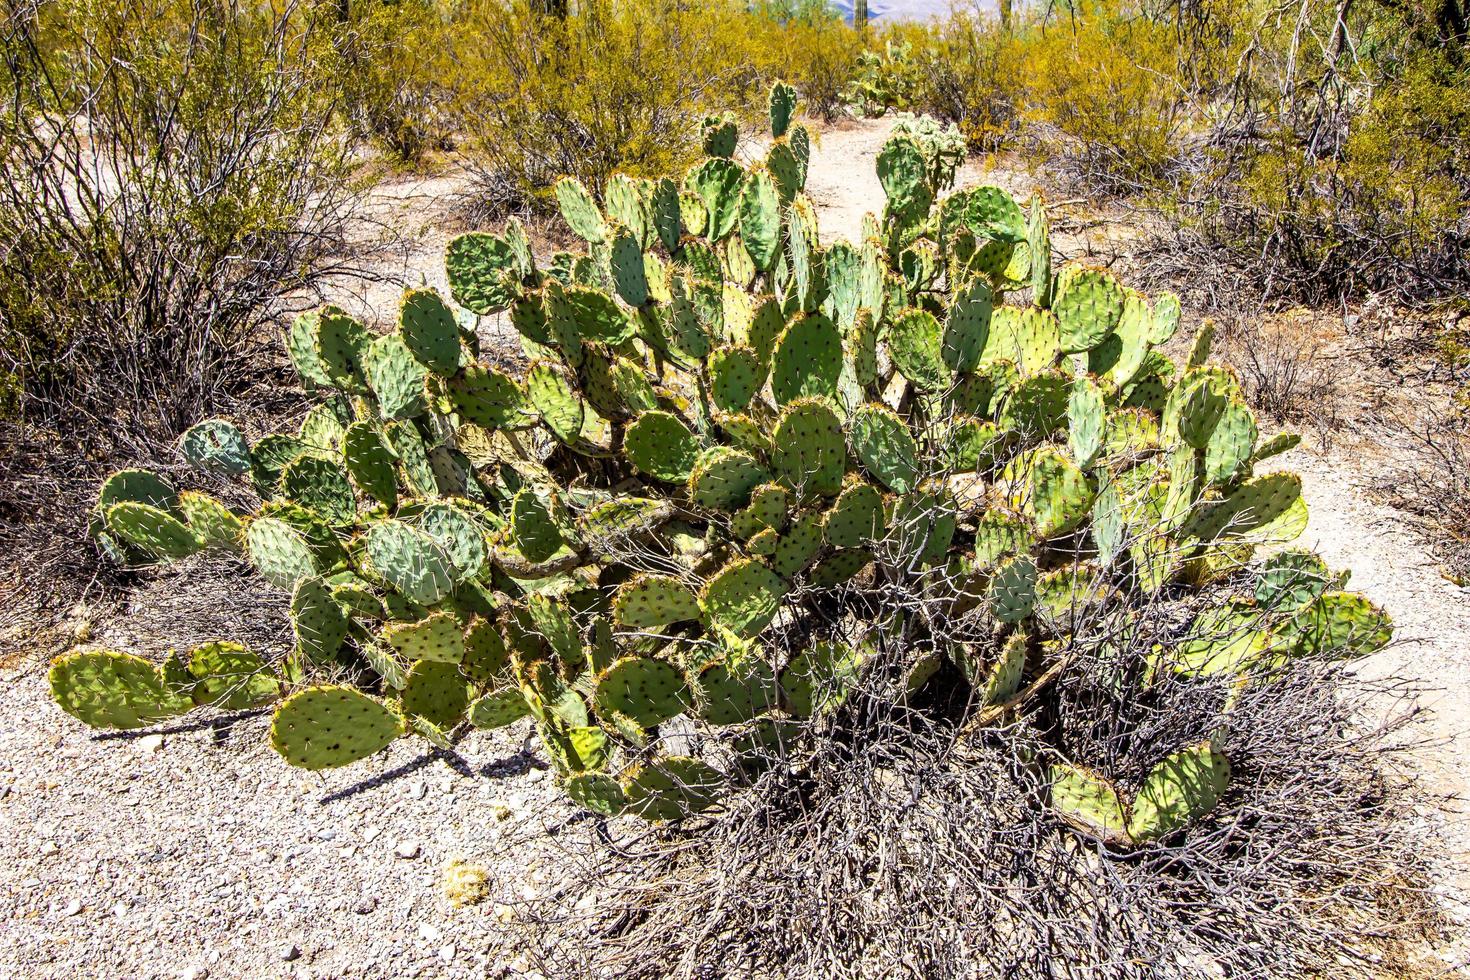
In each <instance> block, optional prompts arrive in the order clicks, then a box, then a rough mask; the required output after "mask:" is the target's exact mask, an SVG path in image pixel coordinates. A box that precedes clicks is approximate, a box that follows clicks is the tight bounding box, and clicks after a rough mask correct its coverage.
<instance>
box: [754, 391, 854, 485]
mask: <svg viewBox="0 0 1470 980" xmlns="http://www.w3.org/2000/svg"><path fill="white" fill-rule="evenodd" d="M846 467H847V451H846V446H845V444H844V441H843V438H842V425H841V423H840V422H839V421H838V420H837V413H836V412H834V411H833V410H832V408H831V406H830V405H829V404H828V403H827V402H826V401H824V400H823V399H820V398H803V399H798V400H797V401H794V402H792V403H791V404H790V405H787V406H786V409H785V411H783V412H782V413H781V420H780V421H779V422H778V423H777V424H776V432H775V436H774V438H773V445H772V448H771V468H772V469H773V470H774V471H775V475H776V478H777V479H778V480H780V481H781V482H782V483H783V484H785V485H786V486H788V487H790V488H791V489H793V490H796V491H798V492H801V493H817V494H822V495H824V496H832V495H834V494H836V493H838V492H839V491H840V490H841V489H842V475H843V473H844V471H845V470H846Z"/></svg>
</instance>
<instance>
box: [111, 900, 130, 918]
mask: <svg viewBox="0 0 1470 980" xmlns="http://www.w3.org/2000/svg"><path fill="white" fill-rule="evenodd" d="M112 914H113V915H114V916H116V917H117V918H119V919H121V918H122V917H123V916H125V915H127V914H128V907H127V906H126V905H124V904H123V903H122V902H118V903H117V904H116V905H114V906H113V907H112Z"/></svg>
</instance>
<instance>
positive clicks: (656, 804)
mask: <svg viewBox="0 0 1470 980" xmlns="http://www.w3.org/2000/svg"><path fill="white" fill-rule="evenodd" d="M725 786H726V782H725V777H724V776H722V775H720V773H719V771H718V770H716V769H714V768H712V767H711V766H710V765H709V764H708V763H706V762H704V761H702V760H700V759H694V758H688V757H684V756H669V757H667V758H663V759H659V760H658V761H657V762H653V763H649V764H647V765H643V766H639V767H638V768H637V769H635V770H634V771H633V772H631V773H629V774H628V776H627V778H626V779H625V780H624V783H623V793H624V797H625V799H626V802H627V810H628V812H630V813H633V814H636V815H637V816H639V817H642V818H643V819H644V820H648V821H664V820H678V819H681V818H683V817H687V816H691V815H693V814H696V813H702V812H704V811H705V810H708V809H709V808H710V807H711V806H713V805H714V804H715V801H716V800H718V799H719V798H720V795H721V794H722V793H723V792H724V790H725Z"/></svg>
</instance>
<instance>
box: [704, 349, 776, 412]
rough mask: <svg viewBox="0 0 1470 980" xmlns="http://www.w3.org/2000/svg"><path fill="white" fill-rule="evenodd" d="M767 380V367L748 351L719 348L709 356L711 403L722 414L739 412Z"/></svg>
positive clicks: (753, 353) (752, 352)
mask: <svg viewBox="0 0 1470 980" xmlns="http://www.w3.org/2000/svg"><path fill="white" fill-rule="evenodd" d="M765 380H766V367H765V364H764V363H763V362H762V361H761V359H760V357H759V355H757V354H756V352H755V351H754V350H753V349H752V348H749V347H721V348H720V349H719V350H716V351H713V352H711V353H710V357H709V390H710V401H712V402H714V405H715V408H717V409H719V410H720V411H722V412H742V411H744V410H745V409H746V407H747V406H749V405H750V400H751V399H752V398H754V397H755V393H756V392H757V391H759V390H760V388H761V385H763V384H764V383H765Z"/></svg>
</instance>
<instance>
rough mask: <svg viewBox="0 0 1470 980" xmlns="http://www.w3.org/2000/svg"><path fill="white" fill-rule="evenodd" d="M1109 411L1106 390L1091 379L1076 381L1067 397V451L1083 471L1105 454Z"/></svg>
mask: <svg viewBox="0 0 1470 980" xmlns="http://www.w3.org/2000/svg"><path fill="white" fill-rule="evenodd" d="M1107 422H1108V415H1107V408H1106V406H1105V405H1104V401H1103V393H1102V389H1101V388H1100V387H1098V384H1097V382H1095V381H1093V380H1092V379H1091V378H1078V379H1077V380H1076V381H1074V382H1072V389H1071V393H1070V394H1069V395H1068V396H1067V448H1068V449H1069V450H1070V451H1071V453H1072V459H1073V461H1074V462H1076V464H1077V465H1078V466H1080V467H1081V468H1082V469H1084V470H1085V469H1088V468H1089V467H1091V466H1092V464H1093V463H1094V462H1096V460H1097V458H1098V456H1099V455H1101V453H1102V451H1103V445H1104V443H1105V441H1106V439H1107Z"/></svg>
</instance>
